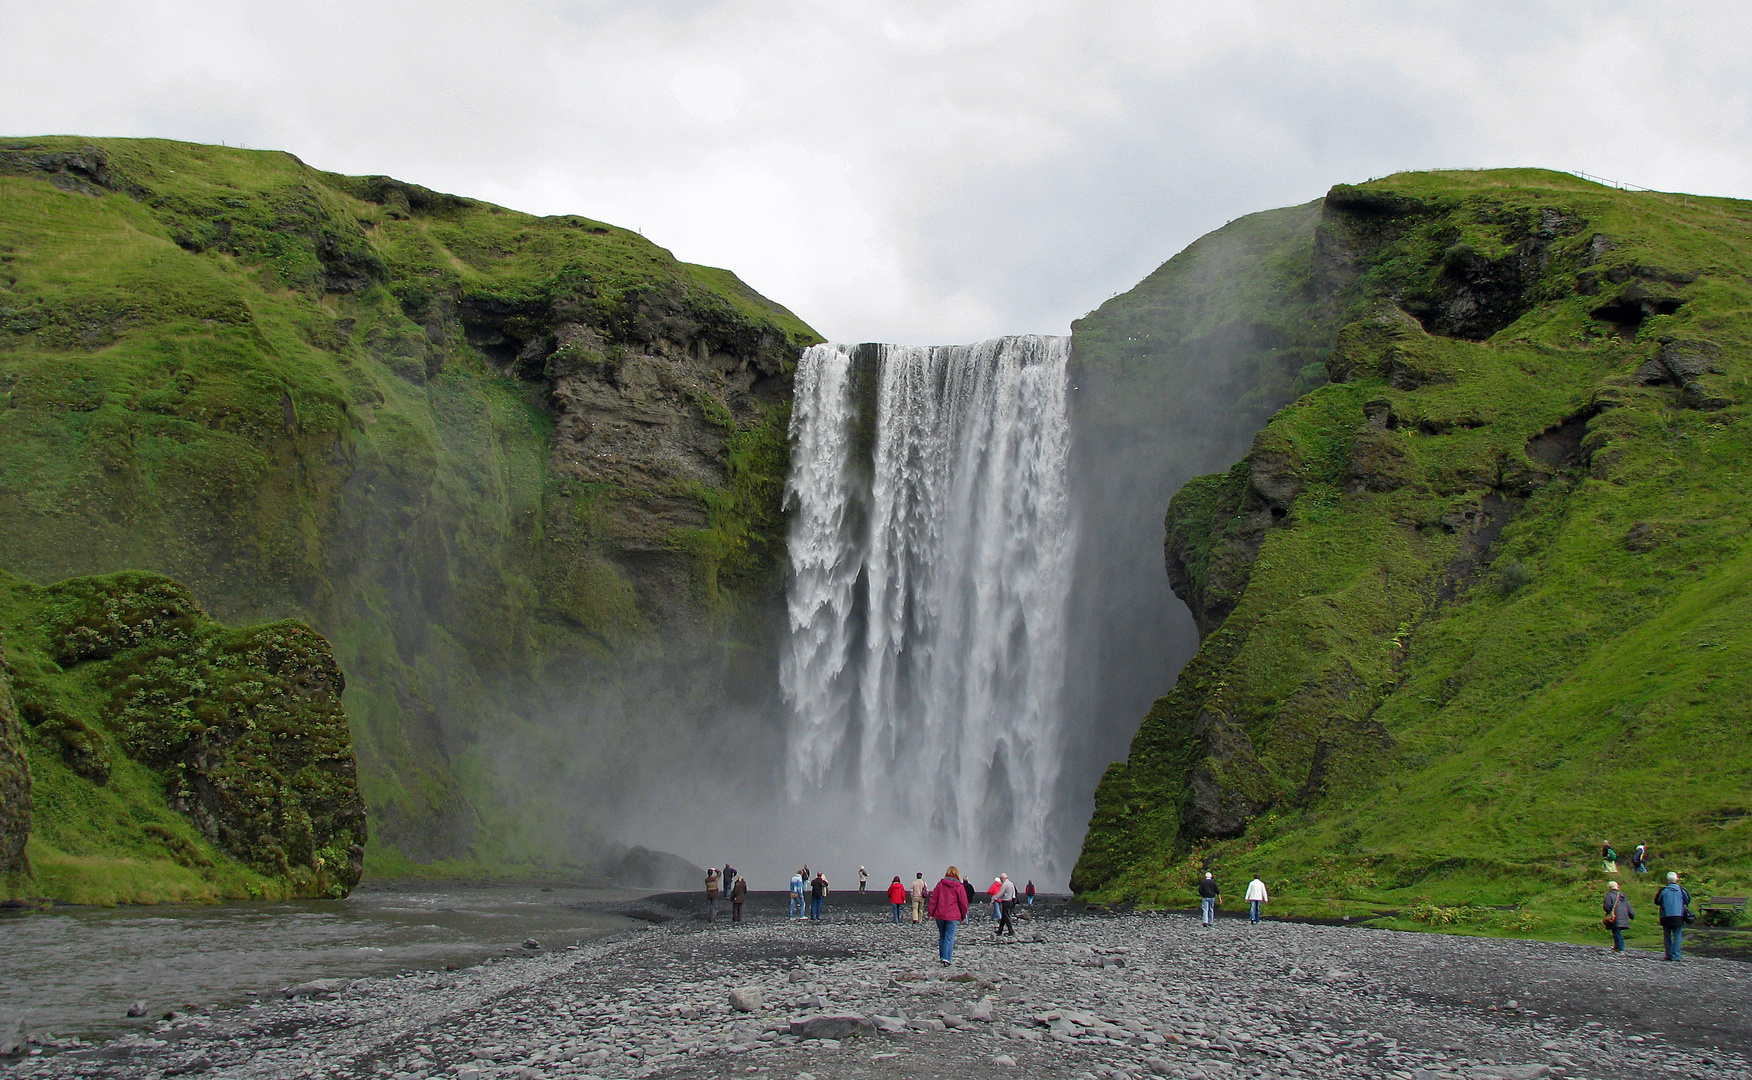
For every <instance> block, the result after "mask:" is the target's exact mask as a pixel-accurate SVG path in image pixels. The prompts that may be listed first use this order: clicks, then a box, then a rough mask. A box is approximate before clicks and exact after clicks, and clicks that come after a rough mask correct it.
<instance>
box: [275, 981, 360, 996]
mask: <svg viewBox="0 0 1752 1080" xmlns="http://www.w3.org/2000/svg"><path fill="white" fill-rule="evenodd" d="M346 988H347V980H345V979H312V980H310V981H309V982H301V983H299V984H297V985H296V986H291V987H287V989H286V996H287V997H289V998H295V997H328V996H329V995H330V994H338V993H340V992H341V991H342V990H345V989H346Z"/></svg>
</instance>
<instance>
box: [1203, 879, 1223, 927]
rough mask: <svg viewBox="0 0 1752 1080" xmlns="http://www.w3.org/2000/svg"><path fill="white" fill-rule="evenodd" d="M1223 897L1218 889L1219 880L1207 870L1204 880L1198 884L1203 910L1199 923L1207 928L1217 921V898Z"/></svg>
mask: <svg viewBox="0 0 1752 1080" xmlns="http://www.w3.org/2000/svg"><path fill="white" fill-rule="evenodd" d="M1221 895H1222V893H1221V891H1219V890H1218V889H1217V879H1216V878H1214V877H1212V876H1211V872H1210V871H1209V870H1206V871H1205V876H1204V880H1203V881H1201V882H1199V883H1198V896H1199V907H1200V909H1201V911H1200V913H1199V922H1201V923H1203V924H1204V925H1205V926H1210V925H1211V924H1212V923H1214V922H1215V921H1216V918H1217V897H1219V896H1221Z"/></svg>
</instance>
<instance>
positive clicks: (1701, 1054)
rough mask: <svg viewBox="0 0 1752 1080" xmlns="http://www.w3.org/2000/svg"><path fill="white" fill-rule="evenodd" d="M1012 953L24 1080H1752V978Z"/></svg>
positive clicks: (244, 1043) (174, 1053)
mask: <svg viewBox="0 0 1752 1080" xmlns="http://www.w3.org/2000/svg"><path fill="white" fill-rule="evenodd" d="M990 925H991V924H989V923H987V922H985V921H984V920H983V919H980V918H976V919H975V920H974V921H973V922H971V923H969V924H968V925H967V926H966V927H964V928H963V935H964V941H965V944H962V945H961V946H960V947H959V948H958V949H957V951H956V959H955V964H954V966H953V967H950V968H943V967H941V966H940V965H938V964H937V962H936V957H935V953H936V933H935V928H934V927H932V926H929V925H927V926H923V927H921V926H914V925H912V924H910V923H903V924H902V925H900V926H895V925H892V924H890V923H889V922H888V921H887V920H886V918H885V917H884V916H880V915H878V914H875V913H872V912H869V911H854V912H851V913H846V912H844V911H841V912H839V913H836V914H834V915H831V916H830V917H829V918H828V919H827V920H826V921H824V922H822V923H817V924H809V923H797V922H790V921H787V920H784V919H782V918H773V917H766V918H757V919H752V920H750V921H748V922H744V923H742V924H741V925H738V926H731V925H728V924H727V923H723V922H719V923H717V924H715V925H712V926H706V925H704V924H703V923H700V922H697V921H693V920H686V919H680V920H676V921H673V922H668V923H664V924H660V925H652V926H650V927H648V928H645V929H643V930H639V931H635V932H632V933H629V934H626V935H623V936H621V937H618V938H613V939H607V940H603V941H597V942H592V943H589V944H586V945H582V946H577V947H573V948H569V949H561V950H552V951H548V950H532V951H531V953H530V955H528V956H527V957H518V958H515V959H505V960H499V961H493V962H489V963H486V964H483V965H481V966H479V967H475V968H470V969H467V970H464V971H459V972H426V973H413V972H410V973H405V974H403V975H400V976H391V977H383V978H373V979H362V980H358V981H356V982H353V983H350V984H346V983H338V982H337V983H329V984H320V985H306V986H303V987H300V988H298V994H297V996H294V997H289V998H286V999H283V1000H278V1001H274V1002H268V1003H262V1004H257V1005H253V1006H250V1007H247V1008H242V1009H237V1010H230V1011H222V1012H218V1013H215V1014H214V1015H210V1016H187V1017H178V1018H176V1019H174V1020H167V1021H159V1022H157V1023H156V1024H155V1025H152V1028H151V1030H148V1031H142V1032H140V1033H136V1034H133V1035H129V1036H127V1037H124V1038H122V1039H119V1040H116V1041H114V1042H111V1043H108V1044H104V1045H101V1046H97V1047H79V1046H72V1047H70V1046H65V1045H63V1046H58V1047H57V1046H50V1047H47V1048H43V1047H40V1046H39V1047H36V1048H34V1050H35V1056H26V1057H23V1058H12V1059H6V1060H5V1061H4V1063H0V1077H6V1078H12V1077H17V1078H25V1077H70V1076H78V1077H118V1078H121V1077H125V1078H139V1080H147V1078H158V1077H171V1076H183V1075H203V1076H225V1077H263V1078H275V1080H279V1078H290V1077H335V1078H343V1077H344V1078H355V1077H395V1078H400V1080H407V1078H436V1077H453V1078H455V1080H499V1078H511V1077H518V1078H522V1077H598V1078H602V1080H621V1078H632V1077H663V1078H677V1080H684V1078H685V1080H693V1078H704V1077H714V1078H729V1077H733V1076H741V1077H748V1078H749V1080H755V1078H756V1077H760V1076H761V1074H782V1075H785V1076H787V1077H790V1078H793V1080H837V1078H840V1077H848V1078H850V1077H863V1076H871V1077H888V1076H895V1075H900V1074H904V1075H905V1076H906V1077H907V1078H908V1080H934V1078H938V1077H950V1076H954V1077H960V1078H983V1077H998V1076H1004V1077H1011V1076H1014V1075H1016V1074H1019V1073H1026V1074H1031V1075H1037V1076H1067V1077H1074V1078H1081V1080H1094V1078H1102V1080H1131V1078H1138V1080H1142V1078H1144V1077H1147V1076H1151V1075H1163V1076H1171V1077H1185V1078H1188V1080H1199V1078H1207V1080H1230V1078H1236V1080H1239V1078H1243V1077H1286V1078H1287V1077H1320V1078H1328V1077H1334V1078H1342V1077H1395V1078H1398V1080H1450V1078H1461V1080H1516V1078H1532V1077H1540V1076H1555V1077H1565V1078H1572V1080H1580V1078H1586V1077H1594V1078H1601V1080H1604V1078H1607V1077H1612V1078H1637V1077H1674V1076H1686V1077H1693V1076H1694V1077H1710V1078H1746V1080H1752V1063H1749V1061H1748V1056H1749V1055H1752V967H1748V966H1747V965H1746V964H1744V963H1739V962H1735V961H1731V960H1719V959H1698V960H1693V959H1689V958H1688V959H1687V960H1686V961H1685V962H1684V963H1682V964H1667V963H1663V962H1661V961H1660V960H1659V958H1658V956H1656V955H1653V954H1646V953H1631V954H1629V955H1626V956H1614V955H1613V954H1612V953H1611V952H1609V951H1608V950H1605V949H1598V948H1588V947H1581V946H1571V945H1552V944H1545V943H1540V942H1519V941H1497V940H1485V939H1475V938H1462V937H1447V936H1441V935H1434V934H1402V933H1394V932H1391V931H1385V930H1368V929H1361V928H1350V927H1330V926H1311V925H1305V924H1296V923H1277V922H1270V921H1267V922H1265V923H1263V924H1261V925H1259V926H1251V925H1249V924H1247V923H1246V922H1245V921H1243V920H1223V921H1221V922H1219V923H1218V925H1217V926H1215V927H1212V928H1208V929H1207V928H1203V927H1200V926H1199V925H1198V922H1197V920H1196V919H1192V918H1189V917H1186V916H1183V915H1159V914H1158V915H1124V916H1118V917H1101V916H1095V915H1072V916H1066V917H1061V918H1035V919H1034V920H1032V921H1027V922H1024V923H1022V925H1021V926H1020V928H1019V936H1018V937H1017V938H1015V939H1008V938H1007V939H1004V940H1003V941H1002V942H1001V943H1000V942H997V941H994V940H993V939H992V936H991V931H990ZM742 988H753V989H757V990H758V991H759V992H760V998H761V1000H760V1001H759V1002H758V1004H756V1003H753V1002H746V1001H745V1002H744V1004H753V1005H754V1006H755V1007H754V1008H753V1010H752V1011H747V1012H744V1011H739V1010H737V1009H736V1008H733V1007H732V1005H731V1002H730V998H731V992H732V991H733V990H739V989H742ZM884 1029H894V1030H884ZM812 1035H813V1036H820V1037H815V1038H811V1037H809V1036H812Z"/></svg>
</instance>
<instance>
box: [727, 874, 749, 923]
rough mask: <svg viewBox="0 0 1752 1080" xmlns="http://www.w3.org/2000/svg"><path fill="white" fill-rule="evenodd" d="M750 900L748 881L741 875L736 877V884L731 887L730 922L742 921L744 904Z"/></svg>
mask: <svg viewBox="0 0 1752 1080" xmlns="http://www.w3.org/2000/svg"><path fill="white" fill-rule="evenodd" d="M747 899H748V879H747V878H745V877H743V876H742V875H741V874H737V875H736V884H734V885H732V886H730V921H731V922H741V921H742V903H743V901H745V900H747Z"/></svg>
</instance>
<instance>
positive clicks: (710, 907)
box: [706, 870, 719, 922]
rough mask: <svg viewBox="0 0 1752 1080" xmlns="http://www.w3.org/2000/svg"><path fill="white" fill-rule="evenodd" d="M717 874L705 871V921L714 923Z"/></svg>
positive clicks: (716, 910)
mask: <svg viewBox="0 0 1752 1080" xmlns="http://www.w3.org/2000/svg"><path fill="white" fill-rule="evenodd" d="M718 881H719V878H718V872H717V871H716V870H707V871H706V921H707V922H715V921H717V918H718Z"/></svg>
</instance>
